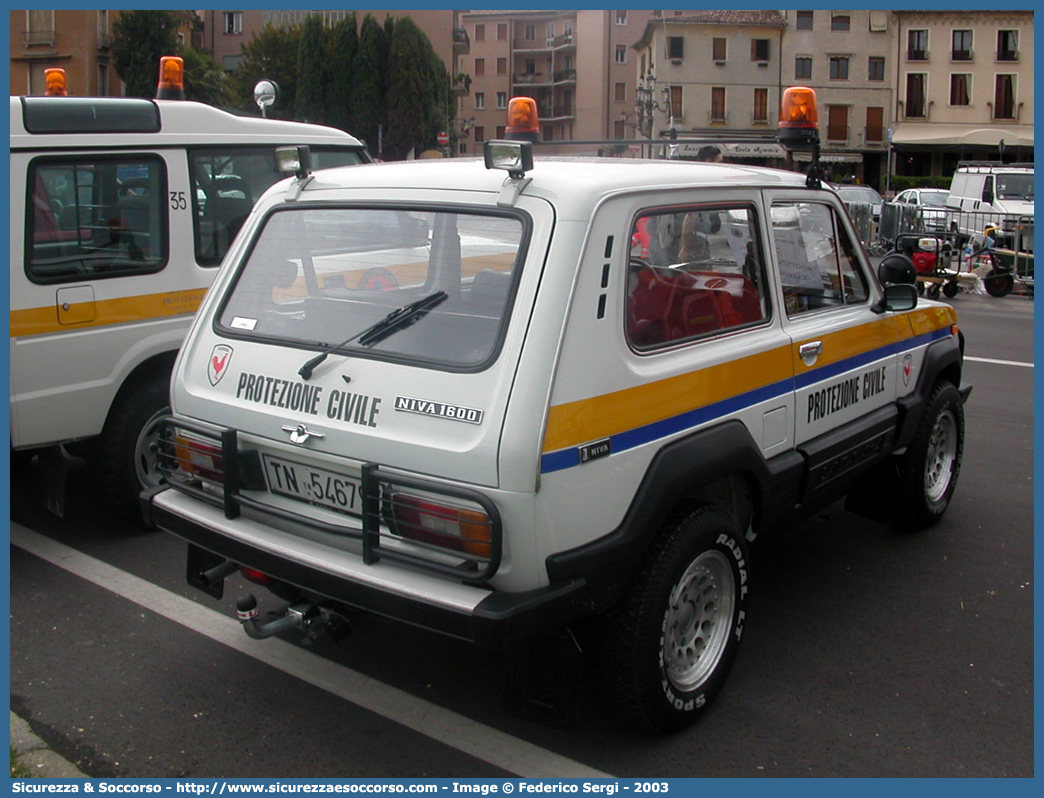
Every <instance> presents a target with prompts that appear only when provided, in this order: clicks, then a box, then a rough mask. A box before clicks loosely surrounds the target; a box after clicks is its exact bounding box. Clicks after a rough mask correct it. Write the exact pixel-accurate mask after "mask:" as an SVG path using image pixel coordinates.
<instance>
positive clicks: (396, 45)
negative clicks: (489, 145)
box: [385, 17, 445, 158]
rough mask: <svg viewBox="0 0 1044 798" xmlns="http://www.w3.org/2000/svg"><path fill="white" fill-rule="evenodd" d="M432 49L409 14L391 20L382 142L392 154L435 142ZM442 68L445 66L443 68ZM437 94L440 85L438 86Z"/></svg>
mask: <svg viewBox="0 0 1044 798" xmlns="http://www.w3.org/2000/svg"><path fill="white" fill-rule="evenodd" d="M433 58H434V51H433V49H432V46H431V42H430V41H429V40H428V37H427V36H425V35H424V33H423V32H422V31H421V30H420V28H418V27H417V25H416V23H414V21H413V20H412V19H410V18H409V17H403V18H402V19H398V20H396V21H395V26H394V28H393V31H392V39H391V45H390V47H389V51H388V97H389V103H388V135H387V137H386V138H385V146H386V147H387V148H388V150H389V151H390V153H391V154H392V156H393V157H395V158H405V157H408V155H409V153H410V150H415V151H420V150H423V149H425V148H428V147H433V146H435V144H436V142H435V137H436V135H438V128H437V127H436V126H437V125H438V121H437V120H438V118H439V117H438V110H437V109H436V107H435V106H436V105H437V103H436V101H435V96H436V89H435V88H434V87H433V85H432V83H433V76H434V74H435V69H434V66H433V63H432V59H433ZM443 72H445V70H443ZM438 93H439V94H440V95H441V88H440V89H438ZM442 119H443V120H445V109H444V108H443V109H442Z"/></svg>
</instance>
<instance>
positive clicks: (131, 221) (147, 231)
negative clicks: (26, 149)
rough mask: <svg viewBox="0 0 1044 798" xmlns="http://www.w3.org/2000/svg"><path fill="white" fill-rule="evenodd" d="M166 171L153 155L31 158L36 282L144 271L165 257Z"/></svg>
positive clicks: (32, 273)
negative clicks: (32, 159)
mask: <svg viewBox="0 0 1044 798" xmlns="http://www.w3.org/2000/svg"><path fill="white" fill-rule="evenodd" d="M166 196H167V177H166V171H165V169H164V165H163V161H162V160H160V159H159V158H157V157H152V156H141V155H134V156H119V157H107V156H83V157H80V158H61V159H50V158H38V159H36V160H34V161H33V162H32V163H31V164H30V166H29V203H28V205H29V208H31V209H32V212H31V213H28V214H27V219H28V227H29V235H28V236H27V239H26V242H27V243H26V247H27V249H28V250H29V251H28V254H27V257H26V259H25V269H26V273H27V274H28V276H29V279H30V280H32V281H33V282H37V283H61V282H71V281H77V280H83V279H85V278H88V277H90V278H91V279H95V278H107V277H119V276H124V275H129V274H146V273H150V272H155V271H158V270H159V269H162V268H163V266H164V265H165V264H166V262H167V251H168V244H167V203H166V201H165V200H166Z"/></svg>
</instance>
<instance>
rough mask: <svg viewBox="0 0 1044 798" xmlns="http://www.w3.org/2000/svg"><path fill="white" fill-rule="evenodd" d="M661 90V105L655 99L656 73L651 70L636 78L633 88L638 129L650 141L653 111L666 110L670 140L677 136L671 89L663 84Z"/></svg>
mask: <svg viewBox="0 0 1044 798" xmlns="http://www.w3.org/2000/svg"><path fill="white" fill-rule="evenodd" d="M662 91H663V98H664V104H663V105H661V104H660V103H659V102H658V101H657V99H656V75H654V74H653V72H652V70H649V72H648V74H645V75H642V76H641V77H639V78H638V87H637V88H636V89H635V90H634V96H635V104H634V106H635V111H636V112H637V115H638V130H640V131H641V132H642V134H643V135H644V136H645V137H646V138H647V139H649V141H650V142H651V141H652V137H653V135H652V134H653V113H654V112H655V111H666V112H667V116H668V119H669V123H668V124H669V127H670V131H671V140H672V141H673V140H675V139H677V138H678V131H677V130H676V128H675V126H674V109H673V108H672V107H671V90H670V88H669V87H667V86H664V87H663V89H662ZM650 149H651V147H650ZM672 150H673V146H672ZM651 154H652V153H651V152H650V155H651Z"/></svg>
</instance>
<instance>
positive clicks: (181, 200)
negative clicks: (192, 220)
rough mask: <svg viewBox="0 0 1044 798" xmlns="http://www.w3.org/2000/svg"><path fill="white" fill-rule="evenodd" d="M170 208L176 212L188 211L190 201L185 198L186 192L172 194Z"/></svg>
mask: <svg viewBox="0 0 1044 798" xmlns="http://www.w3.org/2000/svg"><path fill="white" fill-rule="evenodd" d="M170 207H171V210H175V211H184V210H187V209H188V200H187V199H186V198H185V192H184V191H172V192H170Z"/></svg>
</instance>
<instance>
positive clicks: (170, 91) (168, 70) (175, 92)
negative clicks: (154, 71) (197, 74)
mask: <svg viewBox="0 0 1044 798" xmlns="http://www.w3.org/2000/svg"><path fill="white" fill-rule="evenodd" d="M156 99H157V100H184V99H185V62H184V60H182V59H181V58H180V57H178V56H176V55H165V56H163V58H161V59H160V68H159V85H158V86H157V87H156Z"/></svg>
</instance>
